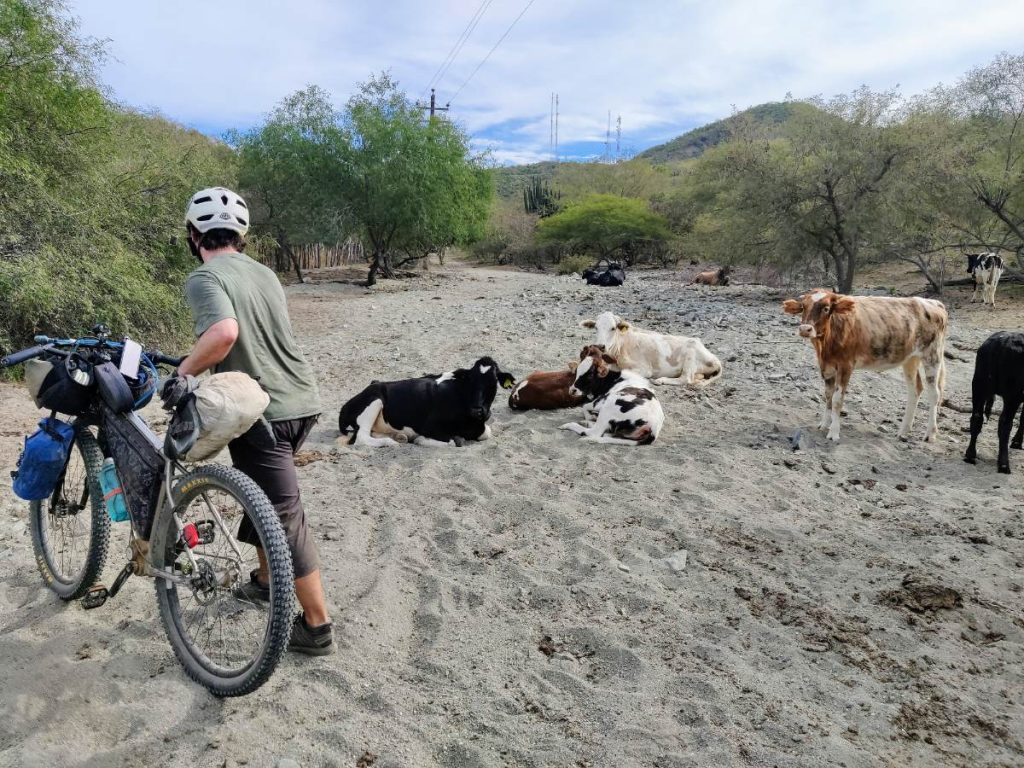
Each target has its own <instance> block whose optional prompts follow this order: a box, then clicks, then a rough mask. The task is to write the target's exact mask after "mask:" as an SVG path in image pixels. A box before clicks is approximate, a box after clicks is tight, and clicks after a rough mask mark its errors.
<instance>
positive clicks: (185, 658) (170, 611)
mask: <svg viewBox="0 0 1024 768" xmlns="http://www.w3.org/2000/svg"><path fill="white" fill-rule="evenodd" d="M173 493H174V498H175V499H177V503H176V504H175V506H174V509H173V511H172V510H171V508H170V507H169V506H165V507H164V508H163V509H161V510H159V511H158V513H157V518H156V520H155V521H154V524H153V540H152V545H153V546H152V562H153V566H154V567H155V568H157V569H162V570H163V569H166V570H174V571H175V572H178V573H180V571H179V570H177V569H176V568H175V564H176V563H177V564H178V565H179V567H180V565H181V564H182V563H183V562H186V561H187V556H185V557H183V555H184V550H183V545H181V544H179V540H180V539H179V533H178V527H177V515H181V516H182V518H183V519H186V521H187V520H188V514H189V511H190V509H191V508H192V507H193V505H194V504H199V506H198V509H200V510H201V509H202V508H203V506H202V504H203V502H202V501H201V499H202V498H204V494H206V496H205V498H207V499H209V498H211V497H213V498H216V495H215V494H221V495H224V496H226V497H228V498H230V499H234V500H235V501H236V502H237V503H238V504H239V505H240V507H241V509H242V510H244V513H245V515H246V516H247V517H248V519H249V521H250V522H251V523H252V526H253V528H254V530H255V532H256V536H257V537H258V539H259V541H260V546H261V548H262V549H263V552H264V553H265V555H266V558H267V564H268V567H269V571H270V600H269V602H268V603H266V604H257V603H256V602H250V601H246V600H240V599H238V598H237V597H235V592H234V591H233V590H234V588H235V587H237V586H238V583H239V582H238V579H241V580H243V581H244V580H247V579H248V578H249V571H248V570H247V568H248V565H251V562H250V563H249V564H248V565H243V566H242V567H240V568H239V569H238V571H239V572H238V573H236V576H235V578H236V581H235V584H234V585H228V586H227V587H223V586H218V587H217V588H216V589H214V590H212V591H210V592H207V593H205V594H203V593H197V592H196V590H195V589H194V588H190V587H189V586H188V585H185V584H175V583H173V582H171V581H169V580H167V579H163V578H161V577H160V576H157V577H156V596H157V604H158V606H159V609H160V618H161V620H162V621H163V625H164V629H165V630H166V632H167V638H168V639H169V640H170V643H171V647H172V648H173V649H174V655H175V656H177V657H178V661H180V662H181V665H182V666H183V667H184V668H185V672H186V673H187V674H188V676H189V677H191V678H192V679H193V680H195V681H196V682H197V683H199V684H200V685H202V686H204V687H206V688H207V689H209V691H210V692H211V693H213V694H214V695H216V696H244V695H245V694H248V693H252V692H253V691H255V690H256V689H257V688H259V687H260V686H261V685H263V683H265V682H266V681H267V680H268V679H269V678H270V676H271V675H272V674H273V672H274V669H275V668H276V667H277V664H278V662H279V661H280V660H281V656H282V655H284V653H285V651H287V649H288V639H289V638H290V636H291V630H292V620H293V615H294V612H295V607H294V606H295V591H294V590H295V580H294V572H293V570H292V558H291V552H290V551H289V549H288V542H287V540H286V539H285V535H284V530H283V529H282V528H281V521H280V520H279V519H278V516H277V512H276V511H275V510H274V507H273V506H272V505H271V503H270V500H269V499H267V497H266V494H264V493H263V491H262V490H260V488H259V486H257V485H256V483H254V482H253V481H252V479H250V478H249V477H248V476H246V475H245V474H243V473H242V472H239V471H238V470H237V469H233V468H231V467H224V466H220V465H217V464H212V465H209V466H205V467H199V468H197V469H196V470H194V471H193V472H190V473H189V474H187V475H185V476H183V477H181V478H179V479H178V481H177V483H176V484H175V487H174V490H173ZM197 500H198V501H197ZM221 513H222V515H223V514H225V513H224V512H223V511H222V512H221ZM236 522H237V521H236ZM225 523H226V524H227V525H229V526H230V527H231V528H234V527H235V525H234V524H233V523H228V521H227V519H226V518H225ZM230 535H231V536H232V537H236V543H237V545H238V546H239V548H240V549H243V550H245V548H250V549H251V545H249V544H244V543H242V542H238V541H237V531H236V530H231V532H230ZM214 536H215V537H221V536H223V533H222V532H221V531H219V530H218V531H216V532H215V534H214ZM225 543H226V542H225V541H221V542H220V544H221V549H220V550H219V552H220V553H224V552H229V551H232V550H230V547H229V548H228V549H224V544H225ZM204 550H205V545H203V544H200V545H198V546H197V548H196V549H193V550H192V551H193V554H194V556H196V558H197V560H200V561H201V560H202V559H203V558H204ZM230 557H233V554H232V555H231V556H230ZM226 559H227V558H226V557H225V556H224V555H223V554H221V557H220V558H211V559H209V562H211V563H217V564H218V565H219V566H223V563H224V561H225V560H226ZM240 565H241V564H240ZM197 596H198V597H197ZM197 606H202V607H201V608H197ZM264 609H265V612H260V613H258V614H257V613H256V612H257V611H264ZM246 610H248V611H249V612H250V613H249V614H247V617H248V618H247V619H246V620H245V621H243V620H242V619H239V618H238V616H240V615H241V614H242V612H243V611H246ZM189 611H192V612H193V614H191V615H186V614H188V612H189ZM210 611H212V612H213V613H214V614H215V617H214V618H212V619H211V618H210V617H209V616H208V613H209V612H210ZM254 615H257V616H258V617H259V618H260V619H261V620H262V621H265V625H266V626H265V628H264V629H260V627H257V631H256V632H255V633H252V636H251V638H249V639H253V640H254V641H255V643H256V647H255V648H254V649H253V651H252V652H251V653H250V652H249V651H244V652H242V655H243V656H244V658H242V659H241V660H239V661H238V662H237V663H233V664H232V665H231V666H227V665H225V664H223V663H219V661H218V660H217V659H216V658H211V657H210V656H209V655H208V654H207V653H206V651H207V650H209V649H204V648H202V647H200V645H201V643H200V642H198V641H199V639H200V638H197V637H192V636H190V630H191V629H192V628H193V627H194V626H195V625H196V623H197V621H198V623H199V624H200V627H199V630H198V631H199V632H200V633H201V632H202V625H203V624H204V623H206V624H210V623H213V622H220V629H221V641H222V645H225V646H226V647H230V648H231V649H232V650H236V644H232V643H231V642H230V638H229V642H228V643H226V644H225V643H224V642H223V628H224V624H225V623H226V624H228V625H230V624H232V623H233V624H235V625H236V626H239V625H243V624H246V625H248V619H249V618H252V617H253V616H254ZM230 629H231V628H230V626H229V632H230ZM240 631H241V630H240ZM206 637H207V640H209V641H212V638H211V636H210V634H209V633H207V636H206ZM214 655H215V656H216V655H217V654H214Z"/></svg>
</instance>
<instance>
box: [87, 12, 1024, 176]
mask: <svg viewBox="0 0 1024 768" xmlns="http://www.w3.org/2000/svg"><path fill="white" fill-rule="evenodd" d="M527 2H528V0H432V1H431V2H426V1H424V2H414V1H413V0H377V2H366V1H365V0H344V1H342V0H336V1H335V2H330V1H329V0H291V2H287V3H286V2H270V0H244V1H243V2H236V3H231V2H225V1H224V0H219V1H218V2H210V0H205V2H200V1H198V0H175V1H174V2H168V1H167V0H70V1H69V6H70V8H71V11H72V13H74V14H75V15H76V16H78V17H79V19H80V21H81V26H82V31H83V32H84V33H85V34H87V35H90V36H93V37H97V38H102V39H106V40H107V41H108V43H107V50H108V52H109V54H110V58H109V60H108V61H107V63H106V64H105V65H104V67H103V70H102V77H103V80H104V82H105V83H106V85H107V86H108V87H109V89H110V90H111V93H112V95H113V96H114V97H115V98H117V99H118V100H120V101H122V102H124V103H126V104H129V105H132V106H135V107H139V108H143V109H156V110H159V111H160V112H162V113H163V114H165V115H167V116H168V117H171V118H173V119H175V120H178V121H179V122H182V123H184V124H186V125H189V126H192V127H195V128H198V129H199V130H202V131H204V132H206V133H209V134H211V135H214V136H217V135H220V134H221V133H223V132H224V131H225V130H227V129H229V128H246V127H249V126H252V125H254V124H257V123H258V122H259V121H260V119H261V117H262V116H263V115H265V114H266V113H267V112H268V111H269V110H270V109H271V108H272V107H273V106H274V105H275V104H276V103H277V102H278V101H280V100H281V99H282V98H283V97H285V96H286V95H288V94H289V93H291V92H293V91H295V90H297V89H299V88H302V87H304V86H306V85H308V84H311V83H315V84H317V85H320V86H322V87H324V88H326V89H327V90H328V91H330V92H331V93H332V94H334V97H335V100H336V102H337V103H338V104H339V105H340V104H342V103H344V101H345V100H346V99H347V98H348V96H349V94H351V93H352V91H353V90H354V89H355V87H356V85H357V84H358V83H359V82H360V81H362V80H364V79H366V78H367V77H368V76H369V75H370V74H371V73H374V72H379V71H381V70H384V69H389V70H390V71H391V72H392V74H393V75H394V76H395V77H396V78H397V79H398V80H399V82H400V83H401V85H402V86H403V87H404V88H405V89H406V90H407V91H408V92H409V93H411V94H413V95H415V96H423V97H426V92H425V88H426V87H427V85H428V84H429V81H430V79H431V77H432V76H433V75H434V73H435V72H436V71H437V69H438V67H439V66H440V65H441V63H442V62H443V61H444V59H445V57H446V56H447V54H448V52H449V51H450V50H451V48H452V46H453V45H454V44H455V42H456V40H457V39H458V38H459V36H460V34H461V33H462V32H463V30H464V29H465V27H466V25H467V23H468V22H469V21H470V19H471V18H472V17H473V16H474V14H475V13H476V12H477V11H478V10H479V9H481V8H485V10H484V11H483V14H482V16H481V17H480V20H479V23H478V24H477V26H476V28H475V29H474V30H473V33H472V34H471V35H470V37H469V38H468V40H467V41H466V43H465V45H464V46H463V48H462V49H461V52H460V53H459V55H458V56H457V57H456V59H455V60H454V62H453V63H452V65H451V66H450V68H449V69H448V72H447V74H446V75H445V76H444V77H443V78H442V79H441V81H440V82H439V83H438V86H437V89H438V100H439V101H440V102H441V103H444V102H446V101H448V100H449V99H451V98H452V95H453V94H454V93H455V91H456V90H458V88H459V87H460V85H462V83H463V82H464V81H465V80H466V79H467V78H469V77H470V74H471V73H472V71H473V70H474V68H476V66H477V65H478V64H479V63H480V62H481V60H483V58H484V57H485V56H486V55H487V53H488V51H490V50H491V48H492V46H493V45H494V44H495V42H497V40H498V39H499V38H500V37H501V35H502V34H503V33H504V32H505V30H506V29H507V28H508V26H509V24H510V23H511V22H512V20H513V19H515V17H516V16H518V15H519V14H520V12H522V11H523V9H524V7H525V6H526V4H527ZM1003 50H1009V51H1012V52H1015V53H1019V52H1021V51H1022V50H1024V12H1022V9H1021V6H1020V4H1019V2H1016V1H1014V2H1007V1H1006V0H998V1H990V0H972V2H967V0H931V1H929V2H918V1H916V0H915V1H913V2H911V1H909V0H907V1H904V0H888V1H881V0H865V1H864V2H842V1H841V0H835V1H834V2H815V1H808V2H797V1H794V0H760V1H755V0H744V1H740V0H736V1H734V2H730V0H719V2H717V3H708V2H706V0H698V1H696V2H690V1H689V0H661V2H656V1H655V0H632V2H630V1H629V0H627V2H621V0H620V1H619V2H611V0H534V2H533V4H532V5H531V6H530V7H529V9H528V10H527V11H526V13H525V15H524V16H523V17H522V19H521V20H520V21H519V22H518V24H516V26H515V27H514V28H513V29H512V31H511V33H510V34H509V35H508V37H507V38H506V39H505V40H504V42H503V43H502V44H501V45H500V46H499V47H498V48H497V50H496V51H495V52H494V54H493V55H492V56H491V58H490V59H489V60H488V61H487V62H486V63H485V64H484V65H483V67H481V68H480V70H479V71H478V72H477V73H476V75H475V76H473V77H472V79H470V80H469V82H468V84H466V85H465V87H464V88H463V89H462V91H461V92H460V93H459V94H458V96H456V97H455V98H454V100H453V101H452V109H451V115H452V117H453V118H454V119H456V120H459V121H460V122H461V123H462V124H463V125H464V126H465V127H466V129H467V130H468V131H469V133H470V134H471V135H472V136H473V139H474V145H475V146H476V147H477V148H478V149H487V150H490V151H491V153H492V155H493V157H494V159H495V160H496V161H497V162H501V163H520V162H532V161H535V160H542V159H547V158H550V156H551V153H550V147H549V131H550V123H549V108H550V98H551V93H552V92H557V93H558V94H559V104H560V120H559V137H560V142H559V143H560V146H561V154H562V156H563V157H577V158H586V157H592V156H594V155H599V154H601V152H602V151H603V145H604V139H605V130H606V127H607V119H608V111H609V110H611V113H612V120H613V132H614V120H615V117H616V116H618V115H621V116H622V137H623V138H622V144H623V147H624V148H628V149H630V150H632V151H640V150H642V149H644V148H646V147H648V146H652V145H654V144H658V143H660V142H662V141H665V140H667V139H670V138H672V137H673V136H677V135H679V134H680V133H683V132H685V131H686V130H689V129H690V128H693V127H696V126H698V125H703V124H705V123H707V122H710V121H712V120H716V119H719V118H721V117H725V116H727V115H729V114H730V113H731V112H732V110H733V108H738V109H744V108H746V107H748V106H752V105H754V104H759V103H763V102H766V101H778V100H780V99H782V98H784V97H785V95H786V94H787V93H792V94H793V96H795V97H798V98H800V97H806V96H814V95H819V94H820V95H825V96H830V95H833V94H836V93H841V92H848V91H850V90H852V89H854V88H856V87H858V86H860V85H862V84H866V85H868V86H871V87H873V88H878V89H883V88H890V87H893V86H897V85H898V86H900V88H901V90H902V91H903V92H904V93H907V94H912V93H916V92H919V91H921V90H924V89H926V88H928V87H930V86H932V85H935V84H937V83H939V82H947V83H949V82H953V81H955V80H956V79H957V77H959V76H960V75H961V74H963V73H964V72H965V71H966V70H968V69H969V68H971V67H973V66H976V65H980V64H984V63H987V62H988V61H990V60H991V59H992V58H993V57H994V56H995V55H996V54H997V53H998V52H1000V51H1003ZM613 140H614V139H613Z"/></svg>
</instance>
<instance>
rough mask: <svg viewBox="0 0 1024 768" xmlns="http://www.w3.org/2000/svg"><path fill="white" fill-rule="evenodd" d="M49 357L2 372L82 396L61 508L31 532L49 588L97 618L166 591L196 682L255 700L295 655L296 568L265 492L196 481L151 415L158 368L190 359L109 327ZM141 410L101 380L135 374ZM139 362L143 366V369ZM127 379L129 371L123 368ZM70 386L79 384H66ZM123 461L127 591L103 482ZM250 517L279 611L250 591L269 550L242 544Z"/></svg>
mask: <svg viewBox="0 0 1024 768" xmlns="http://www.w3.org/2000/svg"><path fill="white" fill-rule="evenodd" d="M35 341H36V344H37V346H34V347H31V348H29V349H24V350H21V351H20V352H16V353H14V354H11V355H8V356H7V357H4V358H2V359H0V368H2V367H7V366H13V365H17V364H19V363H25V362H27V361H30V360H39V361H42V362H49V363H50V364H51V365H52V366H54V367H56V366H63V370H61V369H60V368H57V370H58V372H59V373H60V374H61V376H63V377H64V378H63V381H64V382H65V383H68V382H74V384H77V386H78V387H80V389H76V388H75V386H73V385H72V384H71V383H68V387H69V388H70V389H69V390H68V391H72V390H73V391H74V397H70V398H69V397H64V398H63V400H62V401H61V402H67V403H68V405H66V406H58V407H54V406H53V405H50V404H45V403H44V407H46V408H47V409H50V410H53V411H55V412H57V413H67V412H66V411H64V410H60V408H61V407H67V408H68V409H69V410H70V411H73V413H69V414H67V415H70V416H73V417H74V418H73V420H72V421H71V423H72V424H73V426H74V439H73V443H72V446H71V449H70V450H69V458H68V461H67V464H66V466H65V468H64V472H63V473H62V475H61V477H60V480H59V481H58V483H57V486H56V488H55V490H54V491H53V493H52V495H51V496H50V497H49V498H48V499H45V500H42V501H33V502H30V510H29V517H30V530H31V535H32V546H33V549H34V551H35V558H36V564H37V566H38V568H39V572H40V573H41V574H42V577H43V580H44V581H45V582H46V584H47V585H48V586H49V587H50V589H52V590H53V591H54V592H55V593H56V594H57V596H58V597H59V598H60V599H62V600H65V601H71V600H80V601H81V604H82V606H83V608H86V609H95V608H98V607H100V606H101V605H103V604H104V603H105V602H106V601H107V600H109V599H111V598H113V597H115V596H116V595H117V594H118V592H119V591H120V590H121V588H122V587H123V586H124V583H125V582H126V581H127V579H128V578H129V577H130V576H132V575H136V576H146V577H150V578H153V579H154V582H155V585H156V597H157V605H158V607H159V613H160V618H161V620H162V623H163V626H164V629H165V631H166V633H167V637H168V640H169V641H170V643H171V647H172V648H173V649H174V653H175V655H176V656H177V658H178V660H179V661H180V662H181V664H182V666H183V667H184V668H185V672H186V673H187V674H188V675H189V677H191V678H192V679H193V680H195V681H196V682H198V683H200V684H201V685H203V686H205V687H206V688H208V689H209V690H210V691H211V692H212V693H214V694H216V695H218V696H241V695H244V694H247V693H251V692H252V691H254V690H256V689H257V688H259V687H260V686H261V685H262V684H263V683H265V682H266V681H267V680H268V679H269V678H270V676H271V675H272V674H273V672H274V669H275V668H276V666H277V664H278V662H279V661H280V659H281V656H282V655H283V654H284V652H285V651H286V650H287V645H288V639H289V636H290V633H291V628H292V620H293V615H294V600H295V596H294V576H293V571H292V563H291V554H290V552H289V549H288V544H287V541H286V539H285V535H284V531H283V529H282V528H281V523H280V520H279V519H278V516H277V514H276V512H275V510H274V508H273V506H272V505H271V503H270V501H269V500H268V499H267V497H266V495H265V494H264V493H263V491H262V490H261V489H260V488H259V487H258V486H257V485H256V483H255V482H253V480H252V479H251V478H249V477H247V476H246V475H244V474H243V473H241V472H239V471H238V470H236V469H234V468H232V467H226V466H222V465H219V464H208V465H204V466H196V467H191V468H186V467H185V466H184V465H183V464H182V463H181V462H179V461H176V460H172V459H171V458H168V456H167V454H166V453H165V451H164V450H163V441H162V440H161V439H160V438H159V437H157V435H156V434H154V432H153V431H152V430H151V429H150V428H149V426H148V425H147V424H146V422H145V421H143V419H142V418H141V417H140V416H139V414H138V413H137V410H138V409H140V408H142V407H144V406H145V405H146V403H148V402H149V400H150V399H151V398H152V397H153V395H154V393H155V392H157V391H158V389H159V383H160V372H159V369H158V366H161V365H165V366H167V365H169V366H177V365H178V364H180V362H181V361H180V359H175V358H172V357H167V356H165V355H163V354H161V353H160V352H159V351H156V350H149V351H144V350H142V349H141V347H139V345H137V344H135V342H132V341H131V340H130V339H125V340H124V341H115V340H112V339H110V337H109V332H108V331H107V330H106V328H104V327H103V326H96V327H95V328H93V335H92V336H89V337H85V338H78V339H71V338H69V339H53V338H49V337H46V336H37V337H36V339H35ZM128 357H134V359H135V361H137V363H138V365H137V370H135V368H133V369H132V372H133V373H134V376H133V377H128V376H127V374H126V375H125V376H126V379H125V380H126V383H128V384H129V386H130V391H131V399H130V401H129V403H128V406H129V407H125V406H124V405H117V404H115V406H116V407H112V405H111V403H110V402H107V400H109V399H110V398H109V397H108V395H107V394H106V391H105V390H103V389H102V388H101V387H99V386H97V381H96V380H97V379H98V378H99V377H98V376H94V374H95V371H96V369H97V367H98V366H101V365H103V364H104V363H113V364H114V365H117V366H121V364H122V362H123V361H124V359H125V358H128ZM131 362H132V361H129V363H131ZM120 370H122V371H123V370H124V369H123V367H121V368H120ZM64 374H68V375H67V376H64ZM107 457H110V458H113V460H114V463H115V468H116V470H117V474H118V478H119V479H120V484H121V489H120V490H121V491H122V492H123V493H124V497H125V501H126V502H128V503H127V507H128V512H129V517H130V521H131V526H130V530H129V533H128V537H129V549H128V551H129V552H130V557H129V560H128V562H127V563H126V564H125V565H124V567H123V568H122V569H121V571H120V572H119V573H118V575H117V577H116V578H115V579H114V581H113V583H112V584H111V585H110V586H109V587H107V586H105V585H103V584H100V583H98V582H97V579H98V578H99V577H100V575H101V573H102V571H103V566H104V562H105V560H106V557H107V552H108V545H109V536H110V528H111V519H110V515H109V514H108V510H107V502H106V500H105V499H104V496H103V492H102V488H101V481H100V474H101V469H102V465H103V462H104V459H105V458H107ZM244 517H248V519H249V520H250V522H251V523H252V527H253V528H254V529H255V532H256V536H257V538H258V539H259V546H260V548H261V549H262V550H263V552H264V554H265V557H266V560H267V563H268V566H269V573H270V595H269V600H267V601H263V600H259V599H255V598H253V597H251V594H250V592H248V591H246V590H243V589H242V588H241V587H242V586H243V585H244V584H245V582H246V580H248V579H249V574H250V571H251V570H252V569H254V568H257V567H258V564H259V563H258V556H257V551H256V548H255V547H254V546H253V545H251V544H249V543H246V542H243V541H240V540H239V539H238V538H237V534H238V526H239V524H240V523H241V521H242V520H243V518H244Z"/></svg>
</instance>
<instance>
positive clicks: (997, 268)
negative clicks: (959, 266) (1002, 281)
mask: <svg viewBox="0 0 1024 768" xmlns="http://www.w3.org/2000/svg"><path fill="white" fill-rule="evenodd" d="M967 273H968V274H969V275H971V276H972V277H973V278H974V293H972V294H971V301H976V300H977V298H978V289H979V288H981V303H982V304H989V305H990V306H993V307H994V306H995V305H996V288H998V287H999V278H1001V277H1002V276H1003V259H1002V257H1001V256H1000V255H999V254H998V253H992V252H988V253H968V254H967Z"/></svg>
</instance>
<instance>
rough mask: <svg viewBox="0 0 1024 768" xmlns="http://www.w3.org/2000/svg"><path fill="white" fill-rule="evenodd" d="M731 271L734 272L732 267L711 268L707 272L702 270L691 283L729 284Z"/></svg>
mask: <svg viewBox="0 0 1024 768" xmlns="http://www.w3.org/2000/svg"><path fill="white" fill-rule="evenodd" d="M730 272H732V268H731V267H721V268H719V269H709V270H708V271H707V272H700V273H699V274H698V275H697V276H696V277H695V278H693V280H691V281H690V285H694V284H696V285H728V284H729V273H730Z"/></svg>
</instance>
